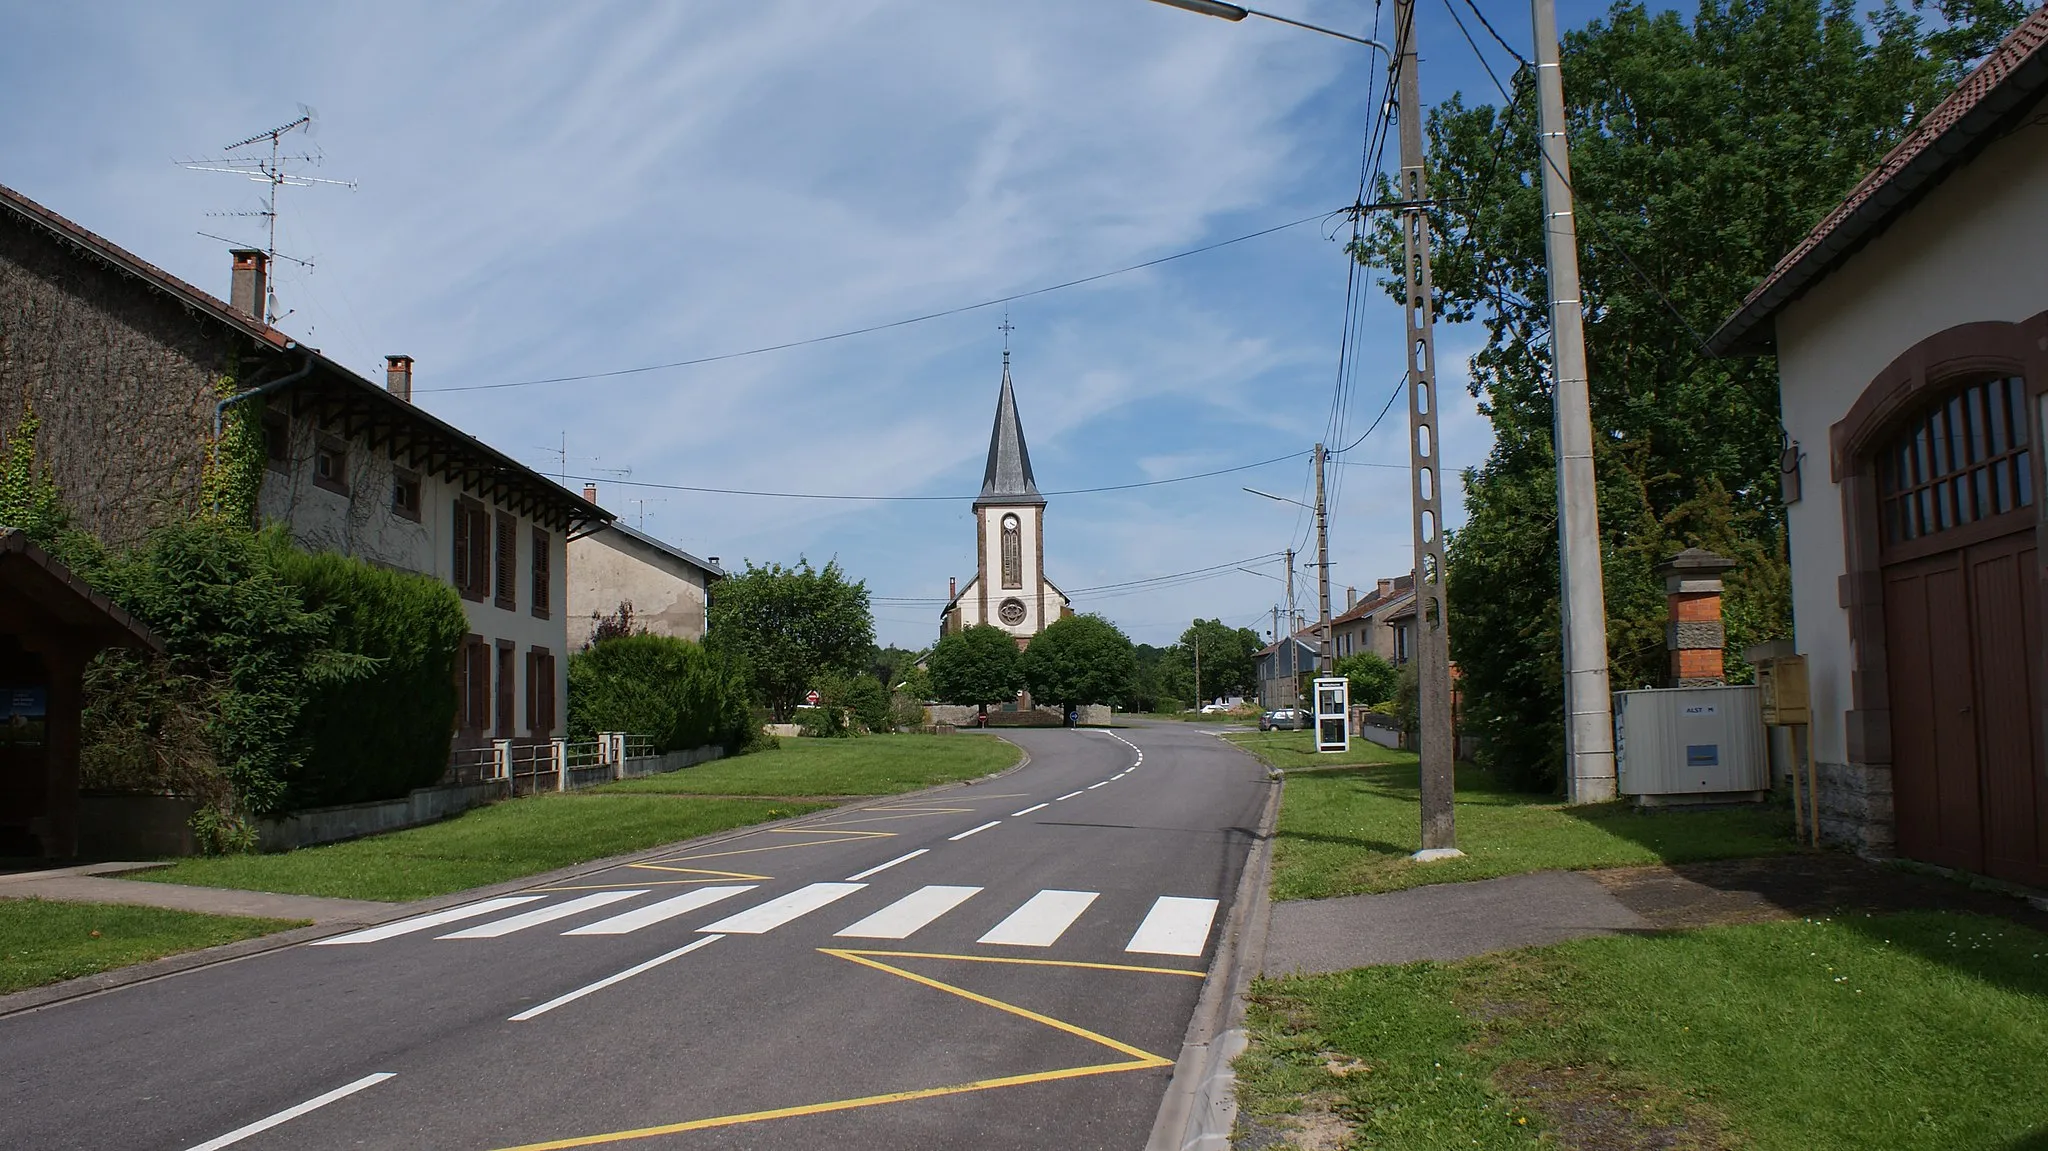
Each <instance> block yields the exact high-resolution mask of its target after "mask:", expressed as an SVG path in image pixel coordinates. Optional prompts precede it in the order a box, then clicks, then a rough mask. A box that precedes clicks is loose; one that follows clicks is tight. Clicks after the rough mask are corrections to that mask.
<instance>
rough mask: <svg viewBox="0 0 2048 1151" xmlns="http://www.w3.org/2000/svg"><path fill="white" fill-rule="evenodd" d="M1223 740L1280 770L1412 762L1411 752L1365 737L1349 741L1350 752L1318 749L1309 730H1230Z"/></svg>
mask: <svg viewBox="0 0 2048 1151" xmlns="http://www.w3.org/2000/svg"><path fill="white" fill-rule="evenodd" d="M1223 738H1224V739H1227V740H1229V741H1230V742H1232V743H1234V744H1236V745H1237V746H1239V747H1241V748H1243V749H1245V750H1246V751H1249V752H1251V753H1252V754H1253V755H1256V756H1258V757H1259V758H1260V759H1263V760H1265V761H1266V762H1267V763H1270V764H1272V765H1273V766H1274V767H1277V768H1279V769H1281V770H1282V771H1313V770H1317V769H1320V768H1325V767H1346V766H1357V765H1361V764H1364V765H1370V766H1378V765H1381V764H1407V765H1408V766H1410V767H1413V766H1414V765H1415V753H1414V752H1412V751H1395V750H1393V749H1392V748H1386V747H1381V746H1380V745H1379V744H1376V743H1374V742H1372V741H1371V740H1368V739H1356V738H1354V739H1353V740H1352V741H1351V750H1350V751H1332V752H1327V753H1326V752H1319V751H1317V750H1316V733H1315V732H1312V731H1233V732H1227V733H1225V734H1224V736H1223Z"/></svg>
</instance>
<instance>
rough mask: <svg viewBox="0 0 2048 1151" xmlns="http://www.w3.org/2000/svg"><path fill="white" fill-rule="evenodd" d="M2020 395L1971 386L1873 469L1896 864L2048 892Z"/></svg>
mask: <svg viewBox="0 0 2048 1151" xmlns="http://www.w3.org/2000/svg"><path fill="white" fill-rule="evenodd" d="M2027 427H2028V421H2027V418H2026V408H2025V388H2024V387H2023V386H2022V383H2021V381H2019V380H2017V379H1993V380H1980V381H1973V382H1971V383H1969V384H1968V385H1966V386H1964V387H1961V388H1958V389H1956V390H1954V391H1953V392H1951V393H1949V394H1947V395H1946V396H1945V397H1944V398H1943V399H1942V400H1941V401H1940V402H1939V403H1937V404H1935V405H1933V406H1931V407H1929V408H1927V409H1925V410H1924V411H1922V412H1921V413H1919V414H1918V415H1917V416H1916V417H1915V418H1913V419H1912V420H1911V421H1910V422H1909V423H1908V425H1907V426H1905V427H1903V428H1901V429H1900V430H1899V432H1898V433H1897V434H1896V435H1895V436H1894V438H1893V439H1892V440H1891V441H1890V443H1889V444H1888V445H1887V446H1886V448H1885V449H1884V450H1883V452H1882V453H1881V454H1880V455H1879V456H1878V458H1877V460H1876V464H1877V475H1878V483H1879V491H1880V494H1881V500H1882V503H1881V506H1880V513H1881V524H1882V529H1883V535H1882V540H1883V549H1884V553H1883V554H1884V594H1885V650H1886V661H1887V680H1888V684H1889V687H1890V695H1891V699H1890V703H1891V723H1892V769H1893V803H1894V810H1895V812H1896V815H1897V821H1898V839H1899V850H1900V852H1901V853H1902V854H1904V855H1907V856H1910V857H1912V858H1915V859H1923V860H1926V861H1928V862H1930V863H1939V864H1943V865H1945V866H1950V867H1960V868H1966V869H1968V870H1971V871H1980V872H1985V873H1987V874H1991V875H1996V876H2000V877H2002V878H2007V879H2011V880H2014V881H2017V882H2022V883H2029V884H2048V768H2044V763H2043V754H2042V752H2043V748H2042V747H2041V739H2040V736H2039V732H2038V727H2039V723H2040V714H2041V712H2040V707H2041V689H2042V685H2041V683H2040V682H2039V681H2040V672H2039V667H2038V662H2039V661H2038V657H2037V655H2036V653H2038V652H2039V651H2040V619H2039V614H2040V613H2039V599H2040V589H2039V584H2038V576H2037V575H2036V571H2037V565H2036V562H2035V545H2034V515H2033V511H2032V507H2033V502H2034V492H2033V472H2032V468H2033V460H2032V456H2031V452H2030V445H2029V443H2028V431H2027Z"/></svg>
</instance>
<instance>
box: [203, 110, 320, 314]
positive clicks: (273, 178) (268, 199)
mask: <svg viewBox="0 0 2048 1151" xmlns="http://www.w3.org/2000/svg"><path fill="white" fill-rule="evenodd" d="M318 119H319V113H318V112H315V111H314V110H313V109H311V108H309V107H307V106H306V105H304V104H301V105H299V114H298V117H297V118H296V119H293V120H291V121H289V122H287V123H283V124H279V125H278V126H277V127H275V128H271V129H268V130H266V131H262V132H258V133H256V134H255V135H253V136H250V137H248V138H247V139H243V140H237V141H235V142H234V143H232V144H229V145H228V146H227V147H225V148H222V149H221V151H222V152H224V153H227V154H226V155H223V156H217V157H212V158H209V159H202V160H180V161H178V162H177V163H178V166H179V167H182V168H188V169H190V170H192V171H194V172H223V173H226V174H227V175H230V176H240V177H242V178H243V179H246V180H254V181H256V182H257V183H260V184H265V185H268V187H267V188H265V190H264V196H263V207H262V208H260V209H258V210H257V211H253V212H208V213H207V215H209V216H217V217H227V218H243V219H250V218H253V219H260V220H262V221H263V222H264V226H265V232H266V235H267V237H268V239H267V241H266V243H265V244H264V246H263V255H264V257H265V259H266V261H267V264H266V266H272V265H275V264H276V263H277V261H278V260H280V259H282V260H288V261H290V262H292V263H294V264H297V265H298V266H300V267H302V268H306V269H309V270H310V269H311V268H312V267H313V262H312V261H311V260H302V259H299V258H298V257H297V256H287V255H283V254H282V253H280V252H279V251H278V250H277V190H278V189H279V188H311V187H315V186H317V185H321V184H332V185H335V186H337V187H342V188H348V189H350V190H351V191H353V190H354V189H355V187H356V182H355V181H354V180H328V179H324V178H322V177H319V176H308V175H305V174H304V173H303V172H299V171H294V170H293V169H292V168H291V167H290V165H294V164H311V165H317V164H320V163H322V162H323V161H324V160H325V159H326V157H324V156H322V155H321V154H320V150H319V149H318V148H317V147H312V146H310V145H309V147H308V150H307V151H304V152H300V153H297V154H288V153H287V152H286V151H285V145H284V139H285V137H286V136H288V135H290V134H291V133H293V132H299V133H301V134H302V135H304V136H305V137H306V138H307V140H308V141H310V140H311V139H312V137H313V134H314V129H315V127H316V122H317V120H318ZM266 142H267V143H268V144H269V145H270V149H269V152H268V153H267V154H266V153H265V152H264V151H263V150H262V149H260V148H258V147H257V145H260V144H263V143H266ZM241 149H252V150H251V151H241ZM199 234H200V235H202V236H205V237H206V238H207V239H209V240H221V241H224V242H226V243H230V244H234V243H239V242H240V241H237V240H233V239H229V238H228V237H226V236H216V235H214V234H213V233H211V232H201V233H199ZM289 314H290V313H280V312H279V311H278V310H277V292H276V290H275V289H274V288H271V289H267V290H266V292H265V298H264V300H263V322H264V323H266V324H275V323H277V322H278V321H279V320H281V319H283V318H284V317H285V316H286V315H289Z"/></svg>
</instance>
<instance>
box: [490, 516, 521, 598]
mask: <svg viewBox="0 0 2048 1151" xmlns="http://www.w3.org/2000/svg"><path fill="white" fill-rule="evenodd" d="M492 550H493V551H494V552H495V553H496V556H497V564H496V565H495V568H494V570H493V571H492V573H491V574H492V579H493V582H494V583H495V584H496V586H497V589H498V595H497V598H496V600H495V601H494V602H496V603H497V605H498V606H499V607H501V608H504V609H505V610H506V611H518V610H519V588H518V586H517V585H516V584H514V583H513V582H512V581H513V579H514V576H513V574H512V573H514V572H516V571H518V570H519V520H518V518H517V517H516V516H514V515H513V514H512V513H511V512H499V513H498V530H497V532H496V540H495V542H494V546H493V548H492Z"/></svg>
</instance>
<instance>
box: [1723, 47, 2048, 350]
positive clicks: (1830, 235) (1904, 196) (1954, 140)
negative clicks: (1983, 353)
mask: <svg viewBox="0 0 2048 1151" xmlns="http://www.w3.org/2000/svg"><path fill="white" fill-rule="evenodd" d="M2044 90H2048V6H2043V7H2040V8H2036V9H2034V10H2033V11H2032V12H2031V13H2029V14H2028V15H2027V16H2026V18H2025V19H2023V20H2021V21H2020V23H2019V26H2018V27H2016V28H2014V29H2013V30H2012V32H2011V34H2010V35H2008V36H2007V37H2006V38H2005V39H2004V40H2003V41H2001V42H2000V43H1999V45H1998V47H1996V48H1994V49H1992V51H1991V54H1990V55H1989V56H1986V57H1985V58H1984V62H1983V63H1981V64H1979V65H1978V66H1977V67H1976V69H1975V70H1973V71H1972V72H1971V73H1970V74H1969V76H1967V77H1965V78H1964V80H1963V82H1962V83H1961V84H1959V85H1957V86H1956V90H1955V91H1954V92H1951V93H1949V95H1948V98H1947V99H1945V100H1943V101H1942V102H1941V103H1939V104H1937V105H1935V106H1934V108H1933V110H1932V111H1930V112H1928V113H1927V115H1925V116H1923V117H1921V118H1920V122H1919V123H1918V124H1915V125H1914V126H1913V129H1912V130H1911V131H1910V132H1908V133H1906V138H1905V139H1903V140H1901V141H1899V143H1898V146H1897V147H1895V148H1893V149H1892V150H1891V152H1889V153H1888V154H1887V155H1886V156H1885V158H1884V159H1883V160H1880V161H1879V162H1878V165H1877V167H1876V168H1874V169H1872V170H1871V172H1870V173H1869V174H1868V175H1866V176H1864V177H1863V181H1862V182H1861V183H1859V184H1857V185H1856V187H1855V189H1854V190H1853V191H1851V192H1850V193H1849V195H1848V197H1847V198H1846V199H1844V200H1843V201H1842V202H1841V203H1840V204H1838V205H1836V207H1835V209H1834V211H1832V212H1829V213H1828V214H1827V216H1826V217H1825V218H1823V219H1822V220H1821V222H1820V223H1819V224H1818V225H1816V226H1815V227H1814V229H1813V231H1811V232H1809V233H1808V234H1807V236H1806V238H1805V239H1804V240H1801V241H1800V242H1799V244H1798V246H1797V247H1795V248H1793V249H1792V250H1791V251H1790V252H1788V253H1787V254H1786V255H1785V257H1784V258H1783V259H1781V260H1779V261H1778V266H1777V267H1776V268H1773V269H1772V270H1771V274H1770V275H1769V276H1767V277H1765V279H1764V282H1763V283H1761V284H1758V285H1757V287H1756V290H1755V291H1753V292H1751V293H1750V294H1749V298H1748V299H1746V300H1744V301H1743V302H1742V307H1741V308H1740V309H1738V310H1737V311H1736V313H1735V314H1734V315H1733V316H1730V317H1729V318H1728V320H1727V322H1725V323H1723V324H1722V325H1721V329H1720V330H1719V331H1717V332H1715V333H1714V334H1713V336H1712V337H1711V338H1710V339H1708V340H1707V348H1708V350H1709V351H1711V352H1713V353H1714V354H1715V355H1731V354H1740V353H1761V352H1768V351H1770V350H1771V349H1772V347H1773V346H1774V344H1775V342H1776V332H1775V330H1774V328H1775V325H1774V323H1773V321H1774V320H1775V318H1776V316H1777V314H1778V312H1779V311H1780V310H1781V309H1783V308H1784V306H1785V305H1786V304H1789V303H1791V302H1792V301H1793V300H1796V299H1798V298H1799V297H1800V296H1801V295H1802V294H1804V293H1805V292H1806V290H1807V289H1808V288H1810V287H1812V286H1813V285H1814V284H1815V283H1816V282H1818V281H1819V280H1821V279H1822V278H1823V277H1825V276H1827V275H1828V274H1829V273H1830V272H1832V271H1834V270H1835V269H1836V268H1838V267H1840V266H1841V265H1842V263H1843V262H1844V261H1846V260H1847V259H1848V258H1849V257H1850V256H1852V255H1854V254H1855V253H1856V252H1857V251H1858V250H1860V249H1861V248H1862V247H1863V245H1865V244H1867V243H1869V242H1870V241H1871V240H1872V239H1874V238H1875V237H1876V236H1878V235H1879V234H1880V233H1882V232H1883V231H1884V230H1885V229H1886V228H1888V227H1890V226H1891V224H1892V222H1893V221H1894V220H1896V219H1898V218H1899V216H1901V215H1903V214H1904V213H1905V212H1906V211H1907V210H1908V209H1910V208H1912V207H1913V205H1914V204H1916V203H1918V202H1919V200H1920V198H1921V197H1922V196H1925V195H1926V194H1927V193H1928V192H1929V191H1931V190H1932V189H1933V188H1934V187H1936V186H1937V185H1939V184H1940V183H1941V182H1942V181H1943V180H1944V179H1946V178H1947V177H1948V176H1949V174H1950V173H1952V172H1954V171H1955V170H1956V169H1958V168H1960V167H1962V166H1963V165H1964V164H1967V163H1969V162H1970V160H1972V159H1974V158H1975V157H1976V155H1977V154H1978V153H1979V152H1980V151H1982V150H1983V149H1984V147H1985V146H1986V145H1988V144H1990V143H1991V142H1992V141H1993V140H1996V139H1998V138H1999V137H2000V136H2002V135H2003V134H2005V132H2006V131H2007V130H2008V129H2010V128H2011V127H2012V126H2013V125H2014V124H2015V123H2017V122H2018V121H2020V120H2021V119H2023V118H2025V117H2026V116H2027V114H2028V113H2029V112H2030V111H2031V110H2032V109H2033V107H2034V105H2036V104H2038V103H2039V102H2040V99H2041V96H2042V94H2043V92H2044Z"/></svg>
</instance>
